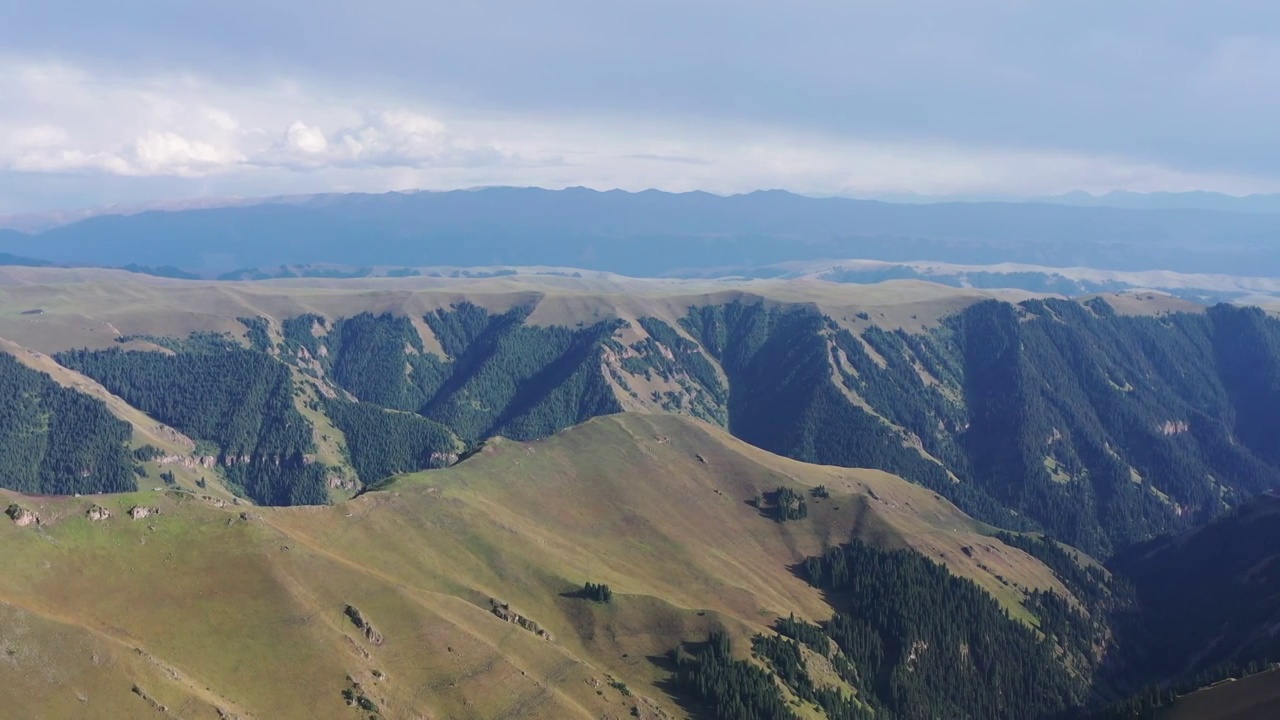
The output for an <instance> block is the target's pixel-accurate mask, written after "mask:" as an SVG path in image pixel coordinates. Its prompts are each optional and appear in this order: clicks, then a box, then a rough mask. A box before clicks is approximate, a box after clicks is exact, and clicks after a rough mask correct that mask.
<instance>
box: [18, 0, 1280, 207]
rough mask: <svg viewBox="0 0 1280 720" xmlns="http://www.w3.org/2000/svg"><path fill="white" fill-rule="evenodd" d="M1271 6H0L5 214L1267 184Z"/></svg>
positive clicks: (120, 2)
mask: <svg viewBox="0 0 1280 720" xmlns="http://www.w3.org/2000/svg"><path fill="white" fill-rule="evenodd" d="M1277 127H1280V3H1274V2H1264V0H1233V1H1232V2H1208V1H1205V0H1160V1H1159V2H1156V1H1154V0H1125V1H1124V2H1117V1H1116V0H1105V1H1102V0H1071V1H1069V2H1059V1H1058V0H883V1H879V2H871V1H867V0H787V2H765V1H763V0H735V1H733V2H728V1H721V0H683V1H682V2H675V1H674V0H647V1H646V2H643V3H640V2H632V1H631V0H616V1H614V2H600V1H599V0H594V1H591V2H588V1H587V0H542V1H541V2H528V0H468V1H467V2H447V3H446V2H440V1H439V0H362V1H361V2H358V3H357V2H350V1H349V0H307V1H306V2H301V1H299V0H269V1H267V2H264V1H263V0H253V1H252V2H250V1H249V0H218V2H205V0H184V2H173V0H113V1H112V2H109V3H105V2H84V1H83V0H75V1H70V0H0V213H8V214H12V213H21V212H29V211H43V210H49V209H66V208H75V207H89V206H97V205H107V204H130V203H138V202H143V201H148V200H156V199H177V198H191V197H209V196H261V195H279V194H293V193H310V192H345V191H363V192H384V191H388V190H404V189H415V188H423V189H449V188H459V187H476V186H484V185H536V186H543V187H566V186H574V185H584V186H588V187H595V188H599V189H608V188H624V189H629V190H640V189H645V188H651V187H656V188H659V189H663V190H671V191H684V190H694V189H700V190H706V191H710V192H717V193H726V194H727V193H735V192H745V191H750V190H756V189H763V188H783V189H788V190H792V191H795V192H801V193H807V194H813V195H845V196H858V197H874V196H883V195H892V194H901V193H918V194H928V195H950V194H958V195H976V194H1001V195H1046V194H1056V193H1063V192H1068V191H1071V190H1085V191H1088V192H1094V193H1103V192H1107V191H1110V190H1116V189H1123V190H1131V191H1138V192H1150V191H1161V190H1162V191H1186V190H1212V191H1219V192H1226V193H1231V194H1248V193H1254V192H1264V193H1265V192H1277V191H1280V140H1278V138H1280V135H1278V134H1277V132H1276V128H1277Z"/></svg>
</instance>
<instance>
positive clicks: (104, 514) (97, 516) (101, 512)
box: [85, 505, 111, 522]
mask: <svg viewBox="0 0 1280 720" xmlns="http://www.w3.org/2000/svg"><path fill="white" fill-rule="evenodd" d="M85 514H86V515H87V516H88V518H89V521H90V522H100V521H102V520H106V519H108V518H110V517H111V511H110V510H108V509H106V508H104V507H102V506H101V505H94V506H93V507H91V508H89V511H88V512H87V513H85Z"/></svg>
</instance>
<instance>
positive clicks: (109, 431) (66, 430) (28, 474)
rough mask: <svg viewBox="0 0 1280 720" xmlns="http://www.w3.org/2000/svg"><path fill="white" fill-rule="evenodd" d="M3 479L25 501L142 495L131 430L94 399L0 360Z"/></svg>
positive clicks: (7, 357) (10, 359) (2, 357)
mask: <svg viewBox="0 0 1280 720" xmlns="http://www.w3.org/2000/svg"><path fill="white" fill-rule="evenodd" d="M0 398H3V401H0V472H2V473H3V475H2V477H3V478H4V480H3V483H4V487H7V488H10V489H12V490H18V491H20V492H26V493H37V494H63V495H70V494H73V493H97V492H125V491H129V490H133V489H135V488H136V487H137V483H136V480H137V478H136V477H135V475H134V467H135V463H134V460H133V457H132V456H131V454H130V452H129V447H128V443H129V440H130V437H131V435H132V430H131V429H130V427H129V424H128V423H126V422H124V421H123V420H119V419H117V418H116V417H115V416H114V415H112V414H111V411H110V410H108V409H107V406H106V405H105V404H104V403H103V402H102V401H101V400H98V399H97V398H92V397H89V396H88V395H85V394H82V393H79V392H76V391H75V390H70V389H68V388H64V387H62V386H61V385H59V384H57V383H56V382H54V381H53V380H52V379H51V378H50V377H49V376H48V375H46V374H44V373H41V372H37V371H36V370H32V369H31V368H28V367H27V366H25V365H23V364H22V363H20V362H18V361H17V360H16V359H15V358H14V357H13V356H12V355H7V354H3V353H0Z"/></svg>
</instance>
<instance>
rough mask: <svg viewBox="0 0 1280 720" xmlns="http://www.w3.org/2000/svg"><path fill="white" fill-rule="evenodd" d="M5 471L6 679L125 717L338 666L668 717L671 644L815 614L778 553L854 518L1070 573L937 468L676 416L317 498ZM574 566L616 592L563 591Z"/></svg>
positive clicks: (392, 693) (1035, 576)
mask: <svg viewBox="0 0 1280 720" xmlns="http://www.w3.org/2000/svg"><path fill="white" fill-rule="evenodd" d="M780 485H785V486H788V487H793V488H795V489H796V490H797V491H800V492H805V491H807V490H808V489H810V488H816V487H817V486H819V485H822V486H825V487H826V488H827V489H828V497H826V498H816V497H815V498H813V499H811V501H810V502H811V507H812V509H811V511H810V512H809V513H808V517H807V518H805V519H804V520H800V521H794V522H786V523H780V522H777V521H775V520H773V519H771V518H770V517H768V516H767V513H764V512H762V511H761V510H760V509H758V508H756V507H753V506H752V504H750V501H751V500H752V499H753V498H754V496H755V495H756V494H757V493H765V492H769V491H770V490H771V489H773V488H776V487H778V486H780ZM11 497H12V500H13V502H15V503H16V504H17V505H19V506H21V507H22V508H24V509H27V510H30V511H31V512H34V513H36V514H37V515H38V516H39V518H40V522H39V523H38V524H34V523H33V524H29V525H26V526H19V525H18V524H17V523H13V522H8V521H6V522H4V523H2V524H0V542H3V543H4V545H5V547H6V549H7V557H8V567H9V570H8V571H7V572H6V573H4V574H3V576H0V603H3V605H0V612H3V613H7V617H10V618H12V619H13V622H12V623H5V624H4V625H3V626H2V627H4V628H5V630H4V631H3V635H0V642H3V643H4V647H5V648H6V650H5V652H6V656H7V658H9V662H5V663H0V701H3V702H5V703H6V707H10V708H17V709H18V711H19V712H20V713H22V712H25V714H26V716H31V717H41V716H49V717H53V716H55V715H56V716H58V717H106V718H111V717H122V718H123V717H129V718H132V717H139V716H141V715H144V714H146V713H148V712H151V711H150V710H148V709H147V708H148V705H149V701H148V698H150V701H151V702H154V703H156V704H158V705H163V706H164V707H165V708H166V709H167V711H168V712H169V713H170V714H172V715H180V716H182V717H190V718H203V717H207V718H215V717H220V715H219V713H223V714H224V716H232V715H238V716H240V717H245V718H248V717H255V718H291V717H299V718H302V717H333V718H341V717H363V716H366V715H368V714H369V713H368V712H365V713H364V715H360V714H357V708H354V707H349V706H348V705H347V704H346V701H345V700H344V696H343V691H344V690H350V691H351V697H352V698H354V699H356V701H358V698H360V697H364V698H365V699H366V700H367V701H368V702H369V703H372V704H373V705H374V706H376V707H377V709H378V713H381V714H380V715H377V714H375V716H378V717H387V718H392V717H397V718H398V717H449V716H453V717H476V718H483V717H512V718H538V717H542V718H570V717H583V718H589V717H590V718H594V717H600V716H602V715H609V716H624V715H627V714H628V713H631V712H632V708H633V707H634V708H636V710H635V712H637V713H639V714H640V716H642V717H661V716H662V715H661V714H660V713H665V714H666V715H667V716H669V717H680V716H684V715H685V714H686V712H687V708H686V707H685V706H684V705H682V704H681V703H682V702H687V701H686V700H683V699H682V696H680V695H679V694H678V693H677V695H674V696H673V695H672V694H671V692H670V691H672V690H673V688H672V686H671V685H670V684H669V682H668V681H669V679H670V677H671V671H670V669H669V668H668V667H667V665H666V663H665V661H664V660H663V659H662V658H663V657H664V656H665V653H667V651H669V650H670V649H671V648H673V647H674V646H675V645H677V644H678V643H680V642H682V641H690V640H698V639H702V638H705V637H706V635H707V634H708V633H709V632H711V631H712V630H713V629H715V628H717V627H722V628H725V629H727V630H728V631H729V632H730V633H731V635H732V636H733V637H736V638H739V639H741V640H742V642H739V643H738V645H739V646H740V647H749V646H750V643H749V642H748V641H747V638H749V637H750V635H752V634H754V633H758V632H764V633H768V631H767V629H766V628H768V627H769V626H771V625H772V624H773V622H774V621H775V620H776V619H777V618H778V617H779V616H782V617H785V616H787V615H788V614H789V613H795V614H796V616H797V617H799V618H803V619H808V620H810V621H819V620H825V619H827V618H828V617H830V616H831V614H832V612H833V611H832V608H831V606H830V605H829V598H828V597H827V596H825V595H824V594H823V593H821V592H819V591H818V590H817V589H815V588H813V587H811V586H810V585H809V584H808V583H807V582H806V581H805V580H803V579H801V577H799V576H798V575H797V574H796V573H795V572H793V570H792V569H791V568H792V566H794V565H796V564H798V563H801V562H802V561H803V560H804V559H805V558H807V557H810V556H813V555H815V554H818V553H821V552H822V550H823V548H824V547H828V546H832V545H836V544H839V543H843V542H845V541H847V540H848V539H850V538H851V537H857V538H862V539H863V540H866V541H868V542H870V543H872V544H873V546H875V547H883V548H895V547H910V548H914V549H916V550H918V551H919V552H921V553H923V554H925V555H926V556H928V557H930V558H933V559H935V560H936V561H939V562H942V563H945V564H946V566H947V567H948V568H949V569H951V570H952V571H953V572H955V573H957V574H958V575H960V576H961V577H965V578H970V579H973V580H974V581H976V582H978V583H979V584H980V585H981V586H982V587H984V588H987V589H990V590H991V591H993V592H994V593H996V594H997V596H998V597H999V598H1000V602H1001V603H1002V604H1003V605H1004V606H1005V607H1006V608H1008V609H1010V610H1011V611H1013V612H1015V613H1016V614H1018V615H1019V616H1021V617H1024V618H1026V619H1027V620H1028V621H1031V622H1035V620H1034V619H1033V618H1032V616H1031V615H1030V614H1029V613H1027V611H1026V610H1025V609H1022V607H1021V605H1019V602H1020V601H1021V600H1023V599H1025V598H1026V594H1025V593H1026V591H1027V590H1029V589H1032V588H1053V589H1056V590H1058V591H1059V592H1062V593H1064V594H1065V590H1064V589H1063V586H1062V585H1061V583H1060V582H1059V581H1058V580H1057V579H1056V578H1055V577H1054V576H1053V574H1052V573H1051V572H1050V571H1049V570H1048V569H1047V568H1046V567H1045V566H1044V565H1042V564H1040V563H1039V562H1037V561H1035V560H1034V559H1033V558H1031V557H1030V556H1029V555H1027V554H1025V553H1024V552H1022V551H1020V550H1017V549H1014V548H1011V547H1008V546H1006V545H1004V544H1003V543H1002V542H1000V541H999V540H997V539H995V538H993V537H990V536H988V535H987V534H986V532H987V529H986V528H985V527H984V526H982V525H980V524H978V523H975V522H974V521H972V520H971V519H969V518H968V517H966V516H965V515H963V514H962V513H960V512H959V511H958V510H956V509H955V508H954V507H953V506H951V505H950V504H949V503H947V502H945V501H944V500H942V499H941V498H939V497H938V496H937V495H936V494H934V493H932V492H930V491H928V490H925V489H923V488H920V487H918V486H915V485H911V484H909V483H906V482H903V481H902V480H900V479H898V478H895V477H893V476H890V475H887V474H885V473H881V472H876V471H863V470H849V469H843V468H834V467H819V466H811V465H804V464H801V463H797V462H794V461H790V460H785V459H782V458H777V457H775V456H771V455H769V454H767V453H764V452H763V451H760V450H758V449H756V448H753V447H750V446H748V445H746V444H744V443H741V442H739V441H736V440H734V439H732V438H730V437H729V436H728V435H727V434H725V433H724V432H723V431H721V430H718V429H715V428H714V427H711V426H707V425H703V424H699V423H696V422H694V421H689V420H683V419H679V418H675V417H671V416H640V415H620V416H611V417H607V418H600V419H596V420H592V421H590V422H588V423H585V424H584V425H581V426H579V427H576V428H574V429H571V430H568V431H565V432H563V433H561V434H558V435H556V436H554V437H553V438H551V439H549V440H546V441H542V442H532V443H520V442H515V441H505V440H498V441H492V442H490V443H488V444H487V445H486V446H485V448H484V449H483V450H482V451H481V452H480V453H479V454H477V455H476V456H475V457H473V458H471V459H470V460H468V461H466V462H463V463H461V464H459V465H457V466H455V467H453V468H450V469H447V470H440V471H432V472H427V473H421V474H416V475H409V476H403V477H400V478H398V479H396V480H395V481H394V482H392V483H390V484H389V485H387V486H386V487H384V488H382V489H380V490H378V491H374V492H369V493H366V494H364V495H361V496H360V497H358V498H356V499H354V500H352V501H350V502H346V503H342V504H339V505H334V506H329V507H297V508H253V509H251V510H249V509H246V508H244V507H236V506H234V505H231V504H226V503H221V502H220V501H216V500H211V499H201V498H200V497H199V496H190V495H186V494H183V493H176V492H168V493H155V492H144V493H136V494H124V495H110V496H96V497H92V498H29V497H17V496H11ZM91 506H100V507H103V508H106V509H107V510H108V511H110V512H111V513H112V516H111V517H110V518H108V519H106V520H100V521H91V520H90V519H88V518H87V517H86V511H87V510H88V509H89V508H90V507H91ZM135 506H144V507H148V508H154V509H156V510H158V513H153V514H151V515H150V516H149V517H145V518H143V519H139V520H133V519H130V518H129V517H128V516H127V511H128V510H129V509H130V508H133V507H135ZM587 581H591V582H597V583H604V584H607V585H609V587H610V588H611V589H612V592H613V601H612V602H610V603H607V604H601V603H594V602H591V601H589V600H586V599H583V598H580V597H576V595H577V593H576V591H577V590H580V589H581V588H582V585H583V583H584V582H587ZM491 598H496V599H498V600H499V601H501V602H502V603H505V604H507V605H509V607H510V611H507V612H508V613H509V612H511V611H514V612H518V613H519V614H520V615H521V616H523V617H526V618H528V619H529V620H531V621H532V622H533V623H536V628H541V629H542V630H544V631H545V632H546V633H547V634H549V636H550V638H549V639H548V638H546V637H543V636H540V635H539V634H536V633H535V632H532V631H531V630H530V629H526V628H525V627H521V626H520V625H519V624H516V623H513V622H508V621H504V620H503V619H500V618H499V617H498V616H496V615H495V613H494V612H493V610H492V605H491V602H490V599H491ZM348 605H350V606H353V607H354V608H356V612H355V613H348V612H347V611H346V608H347V606H348ZM353 614H354V615H356V616H358V617H359V618H360V619H361V622H362V623H364V624H366V625H368V626H371V627H372V628H373V629H372V630H370V631H368V632H365V631H363V630H361V629H360V628H358V627H357V626H356V624H355V623H354V621H353V619H352V617H353ZM526 624H528V623H526ZM530 627H534V626H532V625H530ZM536 628H535V629H536ZM623 685H625V687H626V688H627V692H626V693H624V692H623V691H622V690H621V689H620V687H622V686H623ZM134 686H136V687H137V688H138V691H137V692H133V691H131V688H132V687H134Z"/></svg>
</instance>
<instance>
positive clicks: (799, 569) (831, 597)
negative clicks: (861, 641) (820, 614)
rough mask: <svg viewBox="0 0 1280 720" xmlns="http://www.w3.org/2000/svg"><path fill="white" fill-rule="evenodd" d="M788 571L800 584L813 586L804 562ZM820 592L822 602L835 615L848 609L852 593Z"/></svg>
mask: <svg viewBox="0 0 1280 720" xmlns="http://www.w3.org/2000/svg"><path fill="white" fill-rule="evenodd" d="M787 571H788V572H790V573H791V575H792V576H793V577H795V578H796V579H797V580H799V581H800V582H803V583H804V584H806V585H810V586H812V583H810V582H809V571H808V570H806V569H805V564H804V562H803V561H801V562H798V563H792V564H790V565H788V566H787ZM818 592H819V593H821V594H822V601H823V602H824V603H826V604H827V606H828V607H830V608H831V609H832V612H833V613H834V612H836V611H837V609H838V608H842V607H846V606H847V605H848V600H849V595H850V593H851V592H852V591H851V590H831V589H828V588H818ZM823 619H824V620H826V619H829V618H823Z"/></svg>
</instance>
